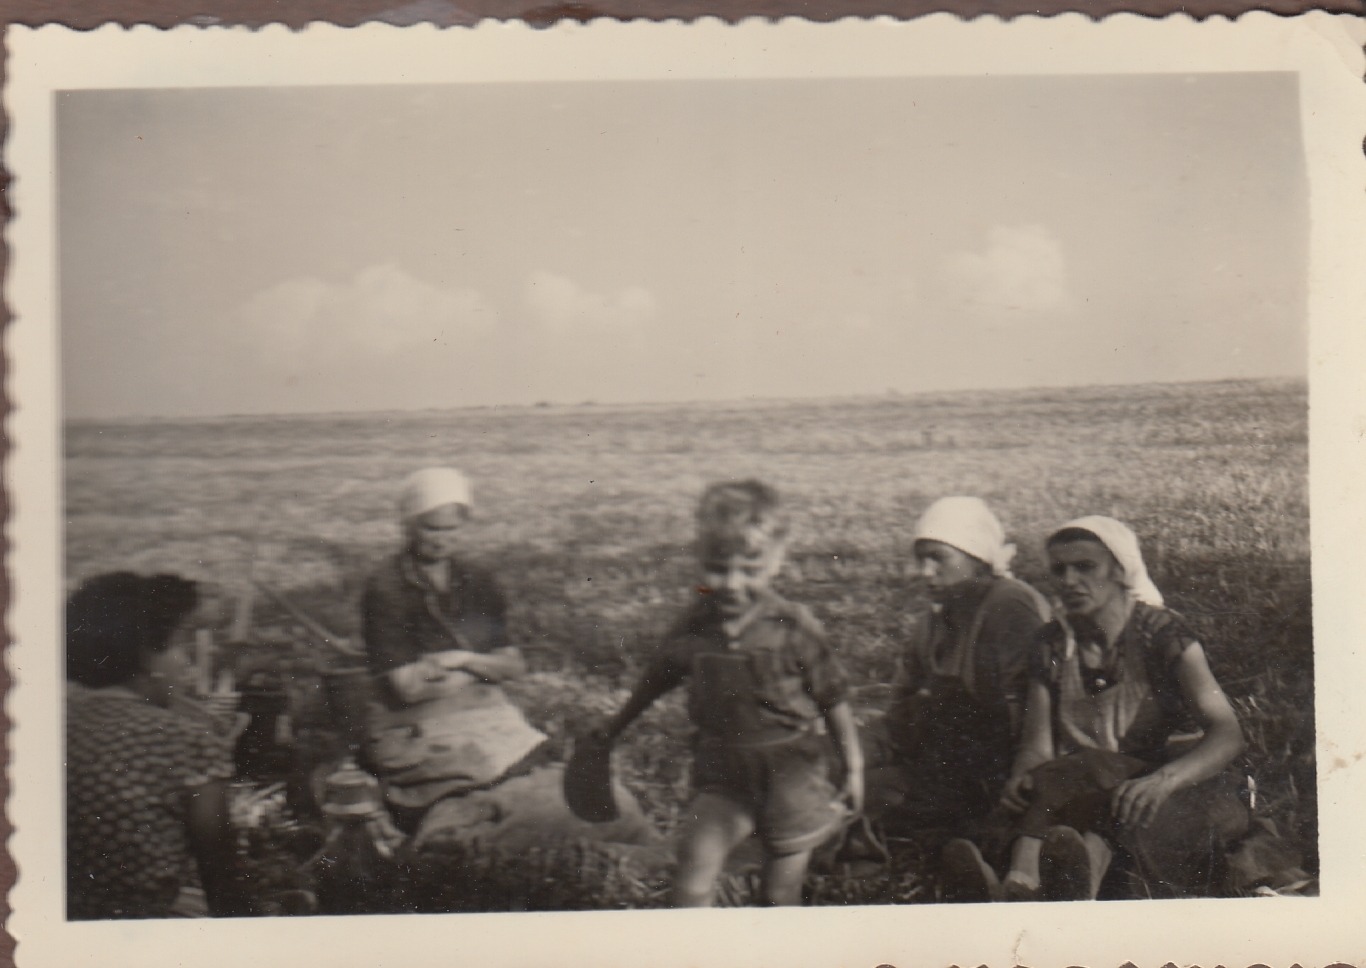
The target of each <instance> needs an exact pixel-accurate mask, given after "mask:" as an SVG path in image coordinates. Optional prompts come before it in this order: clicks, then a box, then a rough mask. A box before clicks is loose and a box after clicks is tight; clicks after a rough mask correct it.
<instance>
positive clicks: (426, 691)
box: [362, 467, 655, 856]
mask: <svg viewBox="0 0 1366 968" xmlns="http://www.w3.org/2000/svg"><path fill="white" fill-rule="evenodd" d="M470 503H471V500H470V484H469V481H468V480H467V479H466V478H465V476H464V475H463V474H461V473H460V472H459V471H457V470H454V469H452V468H444V467H441V468H429V469H426V470H421V471H418V472H416V473H415V474H413V475H411V476H410V477H408V478H407V479H406V480H405V481H404V482H403V484H402V486H401V488H400V491H399V501H398V506H399V519H400V523H401V526H402V529H403V546H402V548H401V549H400V550H399V551H398V552H397V553H396V554H395V555H393V556H392V557H390V558H388V559H387V560H385V561H384V562H383V563H382V564H381V565H380V566H379V568H378V569H377V570H376V571H375V573H374V574H373V575H372V576H371V578H370V580H369V582H368V583H367V585H366V588H365V593H364V598H363V601H362V620H363V621H362V625H363V633H364V638H365V648H366V653H367V656H368V661H369V665H370V671H371V673H372V675H373V676H374V678H376V679H377V680H378V681H379V685H380V688H379V690H378V699H379V701H378V702H375V703H372V704H371V710H370V713H371V714H370V722H369V729H370V739H371V742H370V744H369V749H368V753H369V760H370V764H371V765H372V766H373V767H374V768H375V770H376V772H377V773H378V774H379V775H380V777H381V779H382V780H383V781H384V783H385V798H386V800H387V801H388V803H389V805H390V806H392V807H394V808H396V811H397V812H396V815H395V819H396V820H397V821H399V822H400V823H401V824H402V825H404V826H406V827H409V828H411V829H413V830H414V841H413V843H414V846H416V847H417V848H419V849H421V848H425V847H428V846H431V847H434V848H440V847H441V846H442V845H443V844H445V845H450V844H460V845H463V847H465V848H468V847H470V846H471V845H479V846H480V848H481V849H486V850H494V849H498V850H503V851H505V852H508V853H509V854H510V855H512V856H519V855H520V854H522V853H524V852H526V851H528V850H530V849H531V848H533V847H536V848H544V847H548V846H550V845H552V844H560V843H566V842H574V841H576V840H579V839H584V840H603V841H615V842H617V843H622V844H645V843H650V842H652V841H653V839H654V836H655V835H654V830H653V828H652V827H651V826H650V824H649V821H648V820H647V819H646V817H645V815H644V813H643V812H642V811H641V809H640V806H639V804H637V803H636V801H635V800H634V799H633V798H631V796H630V794H629V793H627V792H626V791H625V789H624V788H622V787H621V786H620V784H617V785H616V786H615V787H613V796H614V801H615V803H616V807H617V812H618V813H619V818H618V819H617V820H616V821H614V822H611V823H602V824H592V823H588V822H586V821H583V820H579V819H578V818H576V817H575V816H574V815H573V813H572V812H571V811H570V809H569V806H568V805H567V804H566V803H565V800H564V796H563V794H562V792H561V791H562V789H563V787H564V780H563V772H564V770H563V767H562V766H560V765H558V764H554V763H552V762H551V754H552V753H553V749H552V745H551V744H548V743H546V742H545V740H546V735H545V734H544V733H542V732H541V731H540V730H539V729H537V728H536V727H534V726H533V725H531V723H529V722H528V721H527V719H526V717H525V716H524V715H523V714H522V711H521V710H520V709H519V708H518V707H517V706H516V705H515V704H514V703H513V702H512V700H511V699H510V698H509V697H508V695H507V693H506V692H504V690H503V686H502V684H503V683H505V682H508V681H509V680H512V679H515V678H518V677H520V676H522V675H523V674H524V673H525V671H526V664H525V662H524V661H523V659H522V654H521V652H520V650H518V648H517V647H516V646H515V645H513V644H512V643H511V642H510V641H509V639H508V632H507V603H506V600H505V598H504V597H503V593H502V591H501V589H500V588H499V587H498V584H497V582H496V581H495V579H494V578H493V576H492V575H490V574H489V573H488V572H486V571H484V570H483V569H481V568H479V567H477V566H476V565H474V564H472V563H471V562H469V561H467V560H466V559H465V558H464V557H462V556H461V555H460V553H459V547H460V542H459V535H460V530H461V527H462V526H463V525H464V524H465V522H466V521H467V520H468V518H469V514H470Z"/></svg>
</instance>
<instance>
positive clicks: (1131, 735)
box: [1033, 602, 1198, 762]
mask: <svg viewBox="0 0 1366 968" xmlns="http://www.w3.org/2000/svg"><path fill="white" fill-rule="evenodd" d="M1195 645H1198V641H1197V639H1196V637H1195V633H1194V632H1193V631H1192V630H1191V628H1190V626H1189V625H1188V624H1187V623H1186V620H1185V619H1184V618H1182V617H1181V616H1180V615H1178V614H1177V613H1176V612H1173V611H1172V610H1171V609H1168V608H1155V607H1153V606H1151V605H1145V604H1144V603H1142V602H1135V603H1134V606H1133V612H1132V614H1130V616H1129V621H1128V622H1127V623H1126V624H1125V626H1124V629H1123V631H1122V632H1120V635H1119V638H1118V639H1117V640H1116V642H1115V652H1114V655H1113V658H1112V660H1111V661H1110V662H1109V663H1108V664H1107V666H1106V668H1105V669H1103V670H1090V669H1088V668H1086V667H1085V666H1084V665H1083V663H1082V661H1081V655H1080V651H1081V650H1080V647H1079V644H1078V642H1077V639H1076V636H1075V634H1074V633H1073V630H1072V629H1071V628H1069V627H1068V626H1067V625H1066V624H1065V623H1064V622H1062V621H1058V620H1055V621H1053V622H1050V623H1049V624H1048V625H1046V626H1045V627H1044V628H1043V630H1042V631H1041V632H1040V633H1039V643H1038V649H1037V651H1036V653H1035V663H1034V668H1033V676H1034V678H1035V679H1036V680H1038V681H1041V682H1042V683H1043V684H1044V685H1045V686H1046V687H1047V689H1048V692H1049V697H1050V699H1051V700H1052V720H1053V721H1052V727H1053V743H1054V747H1055V750H1054V752H1055V755H1057V756H1065V755H1067V754H1069V753H1075V752H1078V751H1079V750H1083V749H1103V750H1110V751H1111V752H1117V753H1126V754H1128V755H1130V756H1136V757H1138V758H1139V759H1143V760H1147V761H1149V762H1159V761H1162V760H1165V759H1167V756H1166V752H1165V751H1166V747H1167V744H1168V741H1169V740H1170V739H1172V738H1173V737H1175V736H1177V735H1180V734H1190V733H1195V732H1196V731H1197V730H1196V726H1195V724H1194V721H1193V720H1192V718H1191V716H1190V712H1189V710H1188V709H1187V708H1186V703H1185V700H1184V699H1183V698H1182V696H1181V689H1180V685H1179V683H1178V682H1177V679H1176V663H1177V661H1178V660H1179V659H1180V658H1181V655H1182V653H1184V652H1185V651H1186V649H1188V648H1190V647H1192V646H1195Z"/></svg>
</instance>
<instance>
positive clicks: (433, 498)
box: [398, 467, 470, 522]
mask: <svg viewBox="0 0 1366 968" xmlns="http://www.w3.org/2000/svg"><path fill="white" fill-rule="evenodd" d="M447 504H459V505H461V506H463V507H469V506H470V482H469V478H467V477H466V476H465V475H464V474H462V473H460V472H459V471H458V470H455V469H454V468H451V467H429V468H427V469H426V470H421V471H416V472H414V473H412V474H410V475H408V477H407V478H406V479H405V480H404V481H403V487H402V488H401V489H400V490H399V497H398V514H399V517H400V518H402V519H403V520H404V521H405V522H406V521H411V520H412V519H413V518H416V517H420V516H421V515H423V514H426V513H427V512H428V511H434V510H436V509H437V508H439V507H444V506H445V505H447Z"/></svg>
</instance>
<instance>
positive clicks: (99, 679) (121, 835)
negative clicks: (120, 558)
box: [66, 572, 233, 920]
mask: <svg viewBox="0 0 1366 968" xmlns="http://www.w3.org/2000/svg"><path fill="white" fill-rule="evenodd" d="M197 606H198V594H197V592H196V589H195V585H194V583H193V582H189V581H186V580H184V579H181V578H177V577H175V576H173V575H154V576H150V577H144V576H141V575H134V574H131V573H129V572H117V573H113V574H107V575H100V576H98V577H95V578H91V579H89V580H88V581H86V582H84V583H83V584H82V585H81V586H80V587H79V588H78V589H77V590H76V591H75V592H74V593H73V594H72V595H71V597H70V598H69V599H68V600H67V605H66V629H67V632H66V677H67V694H66V847H67V850H66V862H67V882H66V883H67V917H68V918H70V919H72V920H89V919H102V918H163V917H169V916H171V915H172V914H173V913H174V911H173V906H174V905H175V902H176V899H177V895H178V894H179V893H180V891H181V889H182V888H183V887H187V886H190V885H191V884H192V883H193V880H194V873H195V868H197V873H198V877H199V881H200V883H201V884H202V886H203V889H204V893H205V897H206V899H207V901H208V906H209V911H210V913H212V914H228V913H233V912H232V910H231V908H232V905H231V903H230V901H231V896H230V891H229V890H228V886H229V884H230V881H231V876H230V874H231V868H230V862H231V858H232V841H231V838H230V836H229V833H228V823H227V801H226V796H227V785H226V782H225V781H227V779H228V778H229V777H231V776H232V772H233V768H232V760H231V755H230V753H229V749H228V746H227V742H226V740H225V739H222V738H219V737H215V736H214V734H213V732H212V731H211V730H209V729H207V728H206V724H205V723H204V722H202V721H196V720H194V719H191V718H189V717H187V716H183V715H181V714H180V713H178V712H175V711H173V710H172V709H171V708H169V707H171V706H172V704H173V701H174V700H175V699H176V698H177V695H178V693H181V694H183V693H187V692H188V681H189V670H190V653H189V650H188V646H189V643H190V642H192V641H193V639H192V637H191V635H192V628H191V626H190V621H189V620H190V619H191V617H192V615H193V613H194V612H195V610H196V608H197Z"/></svg>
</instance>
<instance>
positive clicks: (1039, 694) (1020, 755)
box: [1001, 681, 1053, 813]
mask: <svg viewBox="0 0 1366 968" xmlns="http://www.w3.org/2000/svg"><path fill="white" fill-rule="evenodd" d="M1052 758H1053V699H1052V697H1051V696H1050V695H1049V694H1048V687H1047V686H1046V685H1044V684H1043V683H1042V682H1037V681H1035V682H1031V683H1030V684H1029V689H1028V691H1027V692H1026V694H1025V712H1024V726H1023V728H1022V729H1021V732H1020V749H1019V751H1018V752H1017V753H1016V754H1015V762H1014V764H1012V766H1011V768H1010V779H1008V780H1007V781H1006V786H1005V790H1004V791H1002V793H1001V803H1002V805H1003V806H1005V807H1006V808H1007V809H1008V810H1013V811H1015V812H1016V813H1022V812H1024V811H1025V810H1026V809H1027V808H1028V807H1029V792H1030V789H1031V781H1030V779H1029V773H1030V771H1031V770H1033V769H1034V768H1035V767H1036V766H1039V765H1041V764H1043V763H1047V762H1048V761H1049V760H1051V759H1052Z"/></svg>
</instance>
